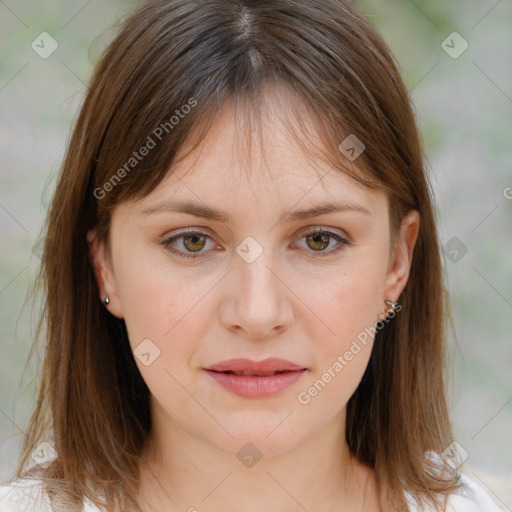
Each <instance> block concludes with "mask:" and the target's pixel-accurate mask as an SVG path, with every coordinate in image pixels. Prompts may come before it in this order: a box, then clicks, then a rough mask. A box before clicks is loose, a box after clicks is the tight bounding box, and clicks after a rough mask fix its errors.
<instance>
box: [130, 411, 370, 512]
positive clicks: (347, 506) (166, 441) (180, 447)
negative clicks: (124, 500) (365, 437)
mask: <svg viewBox="0 0 512 512" xmlns="http://www.w3.org/2000/svg"><path fill="white" fill-rule="evenodd" d="M159 414H162V416H160V418H159V419H158V416H159ZM154 416H155V419H157V421H154V422H153V429H152V432H151V435H150V436H149V439H148V442H147V443H146V447H145V449H144V452H143V454H142V464H141V469H140V473H141V475H140V476H141V485H140V496H139V501H140V504H141V507H142V509H143V510H144V512H146V511H147V512H150V511H152V510H169V511H174V510H176V511H178V510H180V511H183V510H186V511H188V512H196V511H201V510H208V511H209V512H217V511H218V512H220V511H222V512H235V511H240V510H241V509H242V510H243V511H244V512H259V511H261V510H272V511H278V512H296V511H297V510H299V509H301V510H306V511H308V512H316V511H324V510H333V511H334V510H339V511H342V510H362V508H361V506H362V505H361V504H362V503H363V501H364V502H365V508H364V510H365V511H372V512H373V510H378V508H377V505H376V502H375V495H376V492H375V484H374V478H373V471H371V470H370V469H369V468H367V467H365V466H363V465H362V464H361V463H360V462H358V461H357V460H355V459H354V458H353V457H352V456H351V454H350V452H349V449H348V445H347V443H346V440H345V436H344V435H343V432H344V431H345V411H343V415H342V416H341V417H335V418H334V419H333V420H332V421H331V422H330V423H328V424H327V426H326V427H325V428H324V429H323V430H322V431H319V432H317V433H315V435H314V436H313V437H311V438H308V439H307V440H306V441H304V442H303V443H301V444H300V445H297V446H295V447H294V448H292V449H289V450H287V451H286V452H282V453H277V454H275V452H276V450H270V451H272V452H273V453H272V455H267V454H266V453H265V450H264V449H262V450H261V452H263V453H261V455H259V453H258V452H257V451H256V449H255V448H253V445H248V444H247V443H246V441H245V440H240V441H239V442H237V443H235V445H236V446H239V448H238V449H229V448H228V449H226V448H225V447H219V446H218V445H216V444H213V443H212V442H210V441H209V440H208V439H203V438H198V437H194V436H193V435H191V434H190V433H189V432H188V431H186V430H184V429H183V428H182V427H181V426H180V425H178V424H176V423H175V422H173V421H172V419H171V418H169V417H168V416H167V417H165V416H166V415H165V414H163V413H162V412H160V413H156V414H155V415H154ZM270 437H271V436H269V439H270ZM231 441H233V440H231ZM277 451H278V450H277ZM259 457H261V458H259ZM369 496H370V498H369ZM369 502H371V503H373V505H370V504H369Z"/></svg>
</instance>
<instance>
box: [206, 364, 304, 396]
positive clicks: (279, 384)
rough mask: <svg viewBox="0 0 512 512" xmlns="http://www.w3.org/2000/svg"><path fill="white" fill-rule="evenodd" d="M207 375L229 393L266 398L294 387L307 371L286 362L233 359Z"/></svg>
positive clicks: (216, 367)
mask: <svg viewBox="0 0 512 512" xmlns="http://www.w3.org/2000/svg"><path fill="white" fill-rule="evenodd" d="M204 370H205V371H206V373H207V374H208V375H209V376H210V377H212V378H213V379H214V381H215V382H217V383H218V384H220V386H222V387H223V388H224V389H226V390H227V391H229V392H231V393H233V394H235V395H238V396H242V397H244V398H265V397H269V396H272V395H276V394H279V393H280V392H282V391H284V390H285V389H287V388H289V387H290V386H293V385H294V384H295V383H296V382H297V381H298V380H299V379H300V378H301V376H302V375H303V374H304V373H306V371H307V368H304V367H302V366H300V365H297V364H295V363H292V362H290V361H286V360H284V359H278V358H269V359H265V360H263V361H251V360H249V359H230V360H229V361H222V362H221V363H218V364H216V365H213V366H211V367H209V368H204Z"/></svg>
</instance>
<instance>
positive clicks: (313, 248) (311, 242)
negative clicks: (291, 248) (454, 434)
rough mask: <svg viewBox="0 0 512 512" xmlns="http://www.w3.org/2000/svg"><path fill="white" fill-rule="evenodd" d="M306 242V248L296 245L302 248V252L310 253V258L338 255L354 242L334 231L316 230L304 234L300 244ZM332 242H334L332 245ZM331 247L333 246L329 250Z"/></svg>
mask: <svg viewBox="0 0 512 512" xmlns="http://www.w3.org/2000/svg"><path fill="white" fill-rule="evenodd" d="M303 240H305V246H304V245H302V244H294V245H299V246H302V250H303V251H304V250H305V251H306V253H309V256H313V257H317V256H329V255H332V254H334V253H337V252H338V251H340V250H341V249H343V248H344V247H346V246H348V245H350V244H351V243H352V242H350V241H349V240H347V239H346V238H344V237H343V236H341V235H339V234H338V233H334V232H332V231H328V230H326V229H314V230H312V231H308V232H306V233H304V234H303V235H302V237H301V239H300V242H302V241H303ZM331 242H333V243H332V244H331ZM329 246H331V247H330V248H329Z"/></svg>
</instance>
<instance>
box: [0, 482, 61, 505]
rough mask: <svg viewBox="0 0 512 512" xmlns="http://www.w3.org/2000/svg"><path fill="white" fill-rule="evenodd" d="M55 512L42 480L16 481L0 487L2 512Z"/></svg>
mask: <svg viewBox="0 0 512 512" xmlns="http://www.w3.org/2000/svg"><path fill="white" fill-rule="evenodd" d="M28 510H31V511H34V512H53V511H52V507H51V503H50V500H49V498H48V496H47V495H46V494H45V493H44V491H43V487H42V484H41V481H40V480H29V479H22V480H14V481H13V482H10V483H8V484H4V485H0V512H22V511H23V512H25V511H28Z"/></svg>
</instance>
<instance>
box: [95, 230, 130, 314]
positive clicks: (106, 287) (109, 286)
mask: <svg viewBox="0 0 512 512" xmlns="http://www.w3.org/2000/svg"><path fill="white" fill-rule="evenodd" d="M87 243H88V245H89V256H90V258H91V264H92V267H93V270H94V276H95V278H96V283H97V284H98V290H99V294H100V296H99V300H100V301H101V302H102V303H103V300H104V299H105V297H108V298H109V299H110V302H109V304H108V305H105V307H106V308H107V309H108V310H109V312H110V313H112V314H113V315H114V316H116V317H118V318H123V313H122V308H121V302H120V300H119V297H118V295H117V287H116V282H115V277H114V273H113V270H112V264H111V261H110V258H109V254H108V251H107V249H106V247H105V243H104V242H103V241H99V240H98V238H97V236H96V230H91V231H88V232H87Z"/></svg>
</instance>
